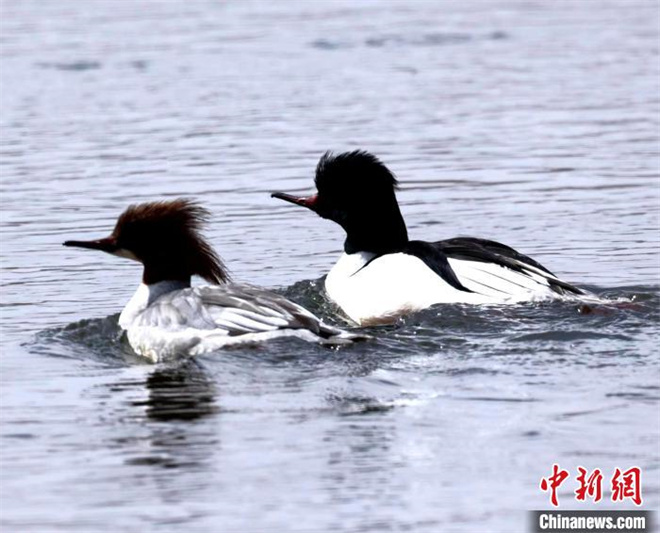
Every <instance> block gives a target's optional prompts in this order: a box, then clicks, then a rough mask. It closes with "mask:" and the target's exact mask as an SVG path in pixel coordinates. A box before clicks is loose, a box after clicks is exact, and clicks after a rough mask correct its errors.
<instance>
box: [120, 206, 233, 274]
mask: <svg viewBox="0 0 660 533" xmlns="http://www.w3.org/2000/svg"><path fill="white" fill-rule="evenodd" d="M209 218H210V213H209V211H207V210H206V209H205V208H203V207H202V206H200V205H199V204H197V203H196V202H194V201H192V200H186V199H182V198H180V199H177V200H170V201H162V202H149V203H143V204H137V205H131V206H130V207H128V209H126V211H124V212H123V213H122V214H121V216H120V217H119V219H118V220H117V224H116V226H115V229H114V231H113V232H112V238H113V239H114V240H115V242H116V246H117V248H118V249H119V250H127V251H129V252H131V253H132V254H134V255H135V256H136V258H137V259H139V260H140V261H141V262H142V263H143V264H144V266H145V270H144V278H145V279H144V282H145V283H155V282H156V281H162V280H171V279H186V278H190V276H193V275H197V276H200V277H202V278H204V279H205V280H206V281H208V282H210V283H221V282H224V281H227V280H228V275H227V272H226V270H225V267H224V265H223V263H222V261H221V260H220V258H219V257H218V256H217V254H216V253H215V251H214V250H213V248H212V247H211V245H210V244H209V243H208V241H207V240H206V239H205V238H204V237H203V236H202V234H201V230H202V227H203V226H204V225H205V224H206V222H208V220H209Z"/></svg>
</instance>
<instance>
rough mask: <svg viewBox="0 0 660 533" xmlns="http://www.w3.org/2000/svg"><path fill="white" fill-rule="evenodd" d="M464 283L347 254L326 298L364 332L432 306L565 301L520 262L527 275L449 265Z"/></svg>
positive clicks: (402, 259)
mask: <svg viewBox="0 0 660 533" xmlns="http://www.w3.org/2000/svg"><path fill="white" fill-rule="evenodd" d="M448 262H449V265H450V266H451V268H452V270H453V271H454V273H455V274H456V277H457V279H458V280H459V281H460V283H461V284H462V285H463V286H464V287H465V288H467V289H469V290H470V291H472V292H467V291H462V290H459V289H457V288H455V287H453V286H452V285H450V284H449V283H447V281H445V280H444V279H443V278H442V277H441V276H439V275H438V274H437V273H436V272H434V271H433V270H432V269H431V268H429V267H428V266H427V265H426V263H425V262H424V261H422V260H421V259H419V258H418V257H416V256H414V255H410V254H406V253H390V254H385V255H382V256H379V257H376V256H375V254H373V253H369V252H357V253H353V254H346V253H345V254H343V255H342V256H341V257H340V259H339V261H337V263H336V264H335V266H334V267H333V268H332V270H331V271H330V273H329V274H328V276H327V278H326V281H325V289H326V292H327V293H328V296H329V297H330V298H331V299H332V300H333V301H334V302H336V303H337V305H339V307H341V308H342V310H343V311H344V312H345V313H346V314H347V315H348V317H349V318H351V319H352V320H354V321H355V322H356V323H358V324H360V325H362V326H366V325H374V324H386V323H390V322H392V321H393V320H395V319H396V318H398V317H399V316H401V315H404V314H407V313H410V312H414V311H419V310H422V309H426V308H428V307H430V306H431V305H434V304H441V303H445V304H446V303H459V304H509V303H519V302H525V301H537V300H544V299H548V298H557V297H561V296H560V295H558V294H557V293H556V292H554V291H553V290H552V289H551V287H550V284H549V281H550V280H556V279H557V278H555V277H554V276H551V275H550V274H548V273H547V272H544V271H542V270H539V269H538V268H535V267H533V266H532V265H528V264H526V263H522V262H519V265H520V266H521V267H524V273H521V272H517V271H514V270H512V269H509V268H506V267H503V266H500V265H497V264H494V263H487V262H479V261H466V260H460V259H452V258H449V259H448Z"/></svg>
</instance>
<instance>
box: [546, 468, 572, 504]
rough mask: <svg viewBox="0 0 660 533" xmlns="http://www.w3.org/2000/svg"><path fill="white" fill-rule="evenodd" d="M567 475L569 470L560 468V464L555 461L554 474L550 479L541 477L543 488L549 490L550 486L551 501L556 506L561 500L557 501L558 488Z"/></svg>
mask: <svg viewBox="0 0 660 533" xmlns="http://www.w3.org/2000/svg"><path fill="white" fill-rule="evenodd" d="M567 477H568V472H567V471H566V470H559V465H558V464H556V463H555V464H553V465H552V475H551V476H550V477H549V478H548V479H546V478H541V490H543V491H547V490H548V488H550V491H551V492H552V494H551V496H550V501H551V502H552V505H554V506H555V507H557V506H559V502H558V501H557V489H558V488H559V486H560V485H561V484H562V483H563V482H564V481H565V480H566V478H567Z"/></svg>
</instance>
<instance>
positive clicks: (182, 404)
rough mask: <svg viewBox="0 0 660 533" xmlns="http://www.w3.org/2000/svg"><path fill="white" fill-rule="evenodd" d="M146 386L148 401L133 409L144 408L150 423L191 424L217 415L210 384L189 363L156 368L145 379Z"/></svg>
mask: <svg viewBox="0 0 660 533" xmlns="http://www.w3.org/2000/svg"><path fill="white" fill-rule="evenodd" d="M146 386H147V390H148V392H149V396H148V398H147V399H146V400H142V401H137V402H134V405H142V406H144V407H145V408H146V415H147V417H148V418H149V419H151V420H155V421H160V422H170V421H177V420H180V421H193V420H197V419H199V418H203V417H205V416H208V415H211V414H214V413H216V412H217V407H216V405H215V390H214V389H215V387H214V383H213V381H211V380H210V379H209V377H208V376H207V375H206V374H205V372H204V369H203V368H202V367H201V366H200V365H199V364H197V363H196V362H195V361H193V360H190V361H187V362H185V363H184V364H182V365H179V366H176V367H163V368H157V369H156V370H154V371H153V372H152V373H151V374H150V375H149V376H148V377H147V380H146Z"/></svg>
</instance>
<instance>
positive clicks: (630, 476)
mask: <svg viewBox="0 0 660 533" xmlns="http://www.w3.org/2000/svg"><path fill="white" fill-rule="evenodd" d="M621 478H623V481H622V480H621ZM625 498H630V499H631V500H632V501H633V502H634V503H635V505H642V470H641V468H638V467H636V466H635V467H633V468H629V469H628V470H626V471H625V472H623V473H622V472H621V470H619V469H618V468H617V469H616V470H615V471H614V475H613V476H612V501H613V502H616V501H619V502H620V501H623V500H624V499H625Z"/></svg>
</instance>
